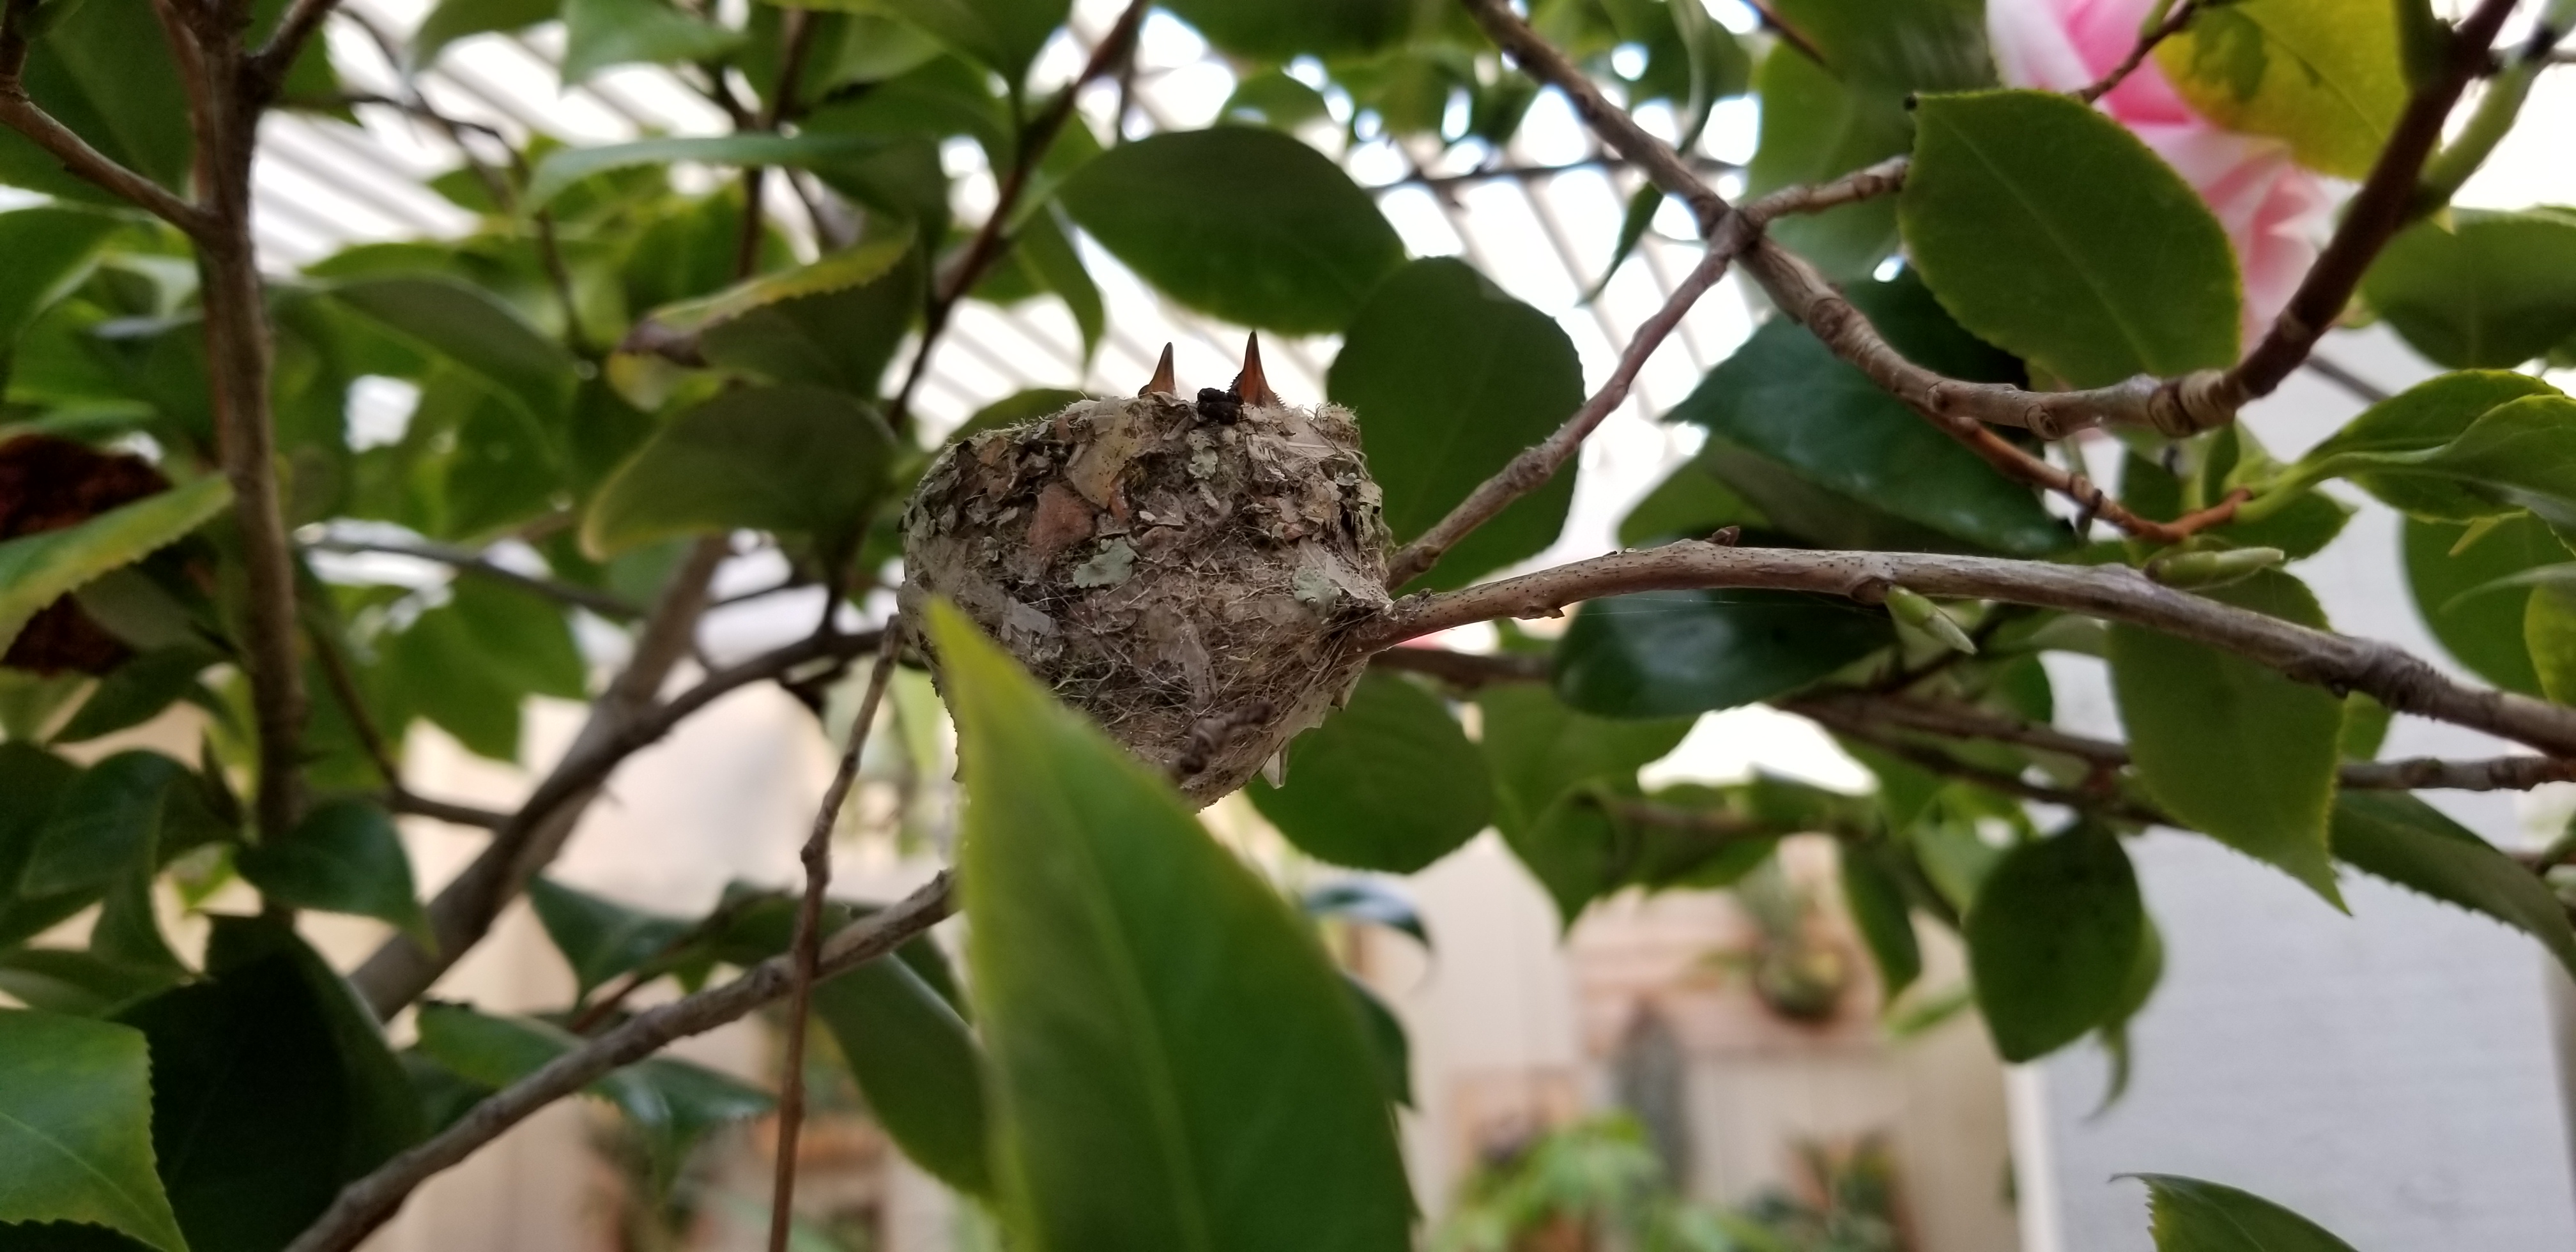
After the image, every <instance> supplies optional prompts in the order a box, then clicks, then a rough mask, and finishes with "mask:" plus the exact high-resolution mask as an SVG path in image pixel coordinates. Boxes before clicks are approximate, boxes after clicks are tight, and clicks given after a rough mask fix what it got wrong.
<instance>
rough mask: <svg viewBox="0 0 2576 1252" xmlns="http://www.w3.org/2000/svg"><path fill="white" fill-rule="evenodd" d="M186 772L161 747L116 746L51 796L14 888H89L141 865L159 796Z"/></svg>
mask: <svg viewBox="0 0 2576 1252" xmlns="http://www.w3.org/2000/svg"><path fill="white" fill-rule="evenodd" d="M187 772H188V767H187V766H185V765H181V764H180V763H178V762H177V761H174V760H171V759H170V758H169V757H166V756H163V755H161V754H160V753H158V752H146V751H143V750H141V749H133V750H129V751H125V752H119V753H117V754H116V755H114V756H111V757H109V758H107V759H106V760H104V761H100V762H99V763H98V764H96V765H93V766H91V767H89V769H87V770H85V771H83V772H82V774H81V776H80V777H79V778H78V779H76V780H74V781H73V782H72V784H71V785H70V786H69V787H68V788H66V789H65V790H64V792H63V794H62V798H61V799H59V800H57V801H55V802H54V807H53V815H52V817H51V818H49V819H48V820H47V821H46V823H45V827H44V830H43V833H41V834H39V835H37V836H36V845H35V852H34V855H33V856H31V857H30V858H29V859H28V862H27V871H26V876H25V877H24V878H23V879H21V880H20V881H19V884H18V887H19V890H21V891H23V892H26V893H28V894H31V895H49V894H53V893H56V892H66V891H76V890H81V889H83V888H94V887H98V886H101V885H104V884H105V883H107V882H108V881H109V880H110V879H113V878H115V877H116V876H117V875H118V874H120V873H122V872H124V871H126V870H128V869H131V868H134V867H135V866H138V865H142V864H143V863H144V862H145V861H146V860H147V859H148V858H149V857H150V856H151V854H152V841H153V837H154V835H156V834H157V833H158V832H159V831H160V829H161V801H162V796H163V794H164V793H166V792H167V791H168V790H169V788H170V786H171V784H173V783H176V782H178V781H179V780H180V779H181V778H182V777H184V776H185V775H186V774H187Z"/></svg>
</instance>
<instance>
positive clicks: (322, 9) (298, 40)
mask: <svg viewBox="0 0 2576 1252" xmlns="http://www.w3.org/2000/svg"><path fill="white" fill-rule="evenodd" d="M339 7H340V0H294V2H293V3H292V4H289V5H288V6H287V7H286V14H285V16H283V17H280V18H278V19H277V29H276V31H275V32H274V33H272V34H270V35H269V37H268V42H267V43H266V44H264V45H262V46H261V47H260V50H259V51H257V52H254V53H252V54H250V57H249V58H248V63H247V65H246V66H245V68H246V69H247V70H248V71H249V74H248V77H247V78H246V79H245V80H244V86H245V88H246V89H247V90H248V91H249V92H251V93H252V95H251V103H252V107H254V108H266V107H267V106H268V105H269V104H270V103H271V102H273V101H275V100H276V99H277V92H278V89H279V88H280V87H283V86H284V85H285V83H286V75H287V72H288V71H290V70H292V69H294V68H295V58H297V57H299V56H301V55H303V53H304V45H305V44H306V43H308V42H310V41H311V40H312V38H313V36H314V35H315V34H316V33H318V32H319V31H320V30H321V29H322V23H323V22H324V21H325V20H327V19H328V18H329V17H330V16H331V12H332V10H334V9H337V8H339Z"/></svg>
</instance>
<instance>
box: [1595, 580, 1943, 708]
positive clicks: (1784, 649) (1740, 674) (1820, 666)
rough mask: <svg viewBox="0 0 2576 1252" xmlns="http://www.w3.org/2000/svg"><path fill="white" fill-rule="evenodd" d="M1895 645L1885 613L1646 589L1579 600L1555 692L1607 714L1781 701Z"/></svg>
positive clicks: (1837, 601) (1751, 593) (1834, 604)
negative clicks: (1628, 593) (1829, 675)
mask: <svg viewBox="0 0 2576 1252" xmlns="http://www.w3.org/2000/svg"><path fill="white" fill-rule="evenodd" d="M1895 640H1896V636H1895V630H1894V628H1893V627H1892V626H1891V625H1890V624H1889V622H1888V619H1887V617H1886V615H1884V614H1882V613H1878V612H1875V611H1873V610H1870V609H1865V608H1861V607H1858V606H1856V605H1854V604H1852V603H1851V602H1849V601H1847V600H1843V599H1841V598H1839V597H1827V596H1820V595H1809V594H1807V593H1804V592H1795V591H1763V590H1743V589H1720V590H1710V591H1644V592H1638V593H1636V594H1633V595H1624V596H1609V597H1605V598H1603V599H1599V600H1594V601H1591V602H1589V603H1586V604H1585V605H1584V606H1583V607H1582V608H1581V609H1579V610H1577V611H1576V612H1575V615H1574V624H1573V625H1572V626H1569V627H1567V628H1566V632H1565V639H1564V641H1563V642H1562V643H1560V644H1558V645H1557V654H1556V689H1557V692H1558V693H1559V694H1560V695H1562V696H1564V698H1565V702H1566V703H1567V704H1570V705H1573V706H1574V707H1576V708H1579V709H1582V710H1584V711H1585V712H1587V713H1597V714H1600V715H1602V716H1605V717H1670V716H1673V715H1675V714H1682V713H1704V712H1710V711H1713V710H1717V709H1731V708H1735V707H1737V706H1739V705H1746V704H1753V703H1756V702H1758V701H1762V700H1768V699H1770V698H1772V697H1773V696H1778V695H1785V694H1787V693H1789V692H1791V691H1795V690H1797V689H1798V688H1800V687H1804V686H1806V685H1807V684H1809V683H1812V682H1815V681H1816V680H1818V679H1820V678H1823V677H1825V676H1826V675H1828V674H1831V673H1833V672H1834V671H1836V670H1839V669H1841V668H1842V667H1844V666H1846V665H1849V664H1851V663H1852V662H1854V661H1857V660H1859V659H1861V658H1862V657H1865V656H1868V655H1869V654H1870V653H1872V652H1875V651H1878V650H1879V649H1881V648H1884V647H1887V646H1888V645H1890V644H1892V643H1894V642H1895Z"/></svg>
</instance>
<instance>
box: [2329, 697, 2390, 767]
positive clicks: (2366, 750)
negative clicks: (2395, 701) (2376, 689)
mask: <svg viewBox="0 0 2576 1252" xmlns="http://www.w3.org/2000/svg"><path fill="white" fill-rule="evenodd" d="M2395 717H2396V714H2394V713H2391V712H2389V710H2388V706H2387V705H2385V704H2381V703H2380V702H2379V701H2377V700H2374V699H2371V698H2370V693H2368V692H2364V691H2356V692H2354V693H2352V694H2351V695H2348V696H2345V697H2344V698H2343V738H2342V739H2340V740H2339V741H2337V746H2338V747H2339V748H2340V749H2341V750H2342V752H2343V756H2344V759H2345V760H2347V761H2369V760H2376V759H2377V758H2378V756H2379V749H2380V746H2381V745H2383V744H2385V743H2387V742H2388V724H2389V722H2390V721H2392V720H2394V719H2395Z"/></svg>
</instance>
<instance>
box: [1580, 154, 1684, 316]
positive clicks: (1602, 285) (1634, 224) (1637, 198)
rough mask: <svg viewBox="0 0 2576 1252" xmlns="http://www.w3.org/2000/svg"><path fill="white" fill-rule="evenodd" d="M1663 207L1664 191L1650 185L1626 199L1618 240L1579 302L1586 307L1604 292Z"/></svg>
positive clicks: (1638, 189) (1640, 188) (1620, 220)
mask: <svg viewBox="0 0 2576 1252" xmlns="http://www.w3.org/2000/svg"><path fill="white" fill-rule="evenodd" d="M1662 207H1664V190H1663V188H1661V187H1657V186H1656V185H1654V184H1653V183H1647V184H1646V185H1644V186H1642V187H1639V188H1637V190H1636V193H1635V194H1633V195H1631V196H1629V197H1628V210H1627V212H1626V213H1624V214H1623V215H1621V217H1620V219H1619V239H1618V241H1617V242H1616V243H1613V244H1612V245H1611V246H1610V263H1609V264H1607V265H1604V266H1602V267H1601V280H1600V281H1599V282H1596V283H1594V284H1592V286H1591V287H1590V288H1589V289H1588V290H1586V291H1585V292H1584V293H1583V300H1582V303H1584V304H1590V303H1592V302H1593V301H1595V300H1598V299H1600V298H1601V293H1602V292H1604V291H1606V290H1608V289H1609V287H1610V280H1611V279H1613V278H1617V277H1618V276H1619V267H1620V266H1622V265H1625V264H1627V263H1628V256H1629V254H1631V253H1633V252H1635V251H1636V250H1637V243H1638V241H1639V240H1642V239H1644V238H1645V237H1646V228H1647V227H1649V226H1652V225H1654V224H1655V211H1656V210H1658V209H1660V208H1662Z"/></svg>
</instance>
